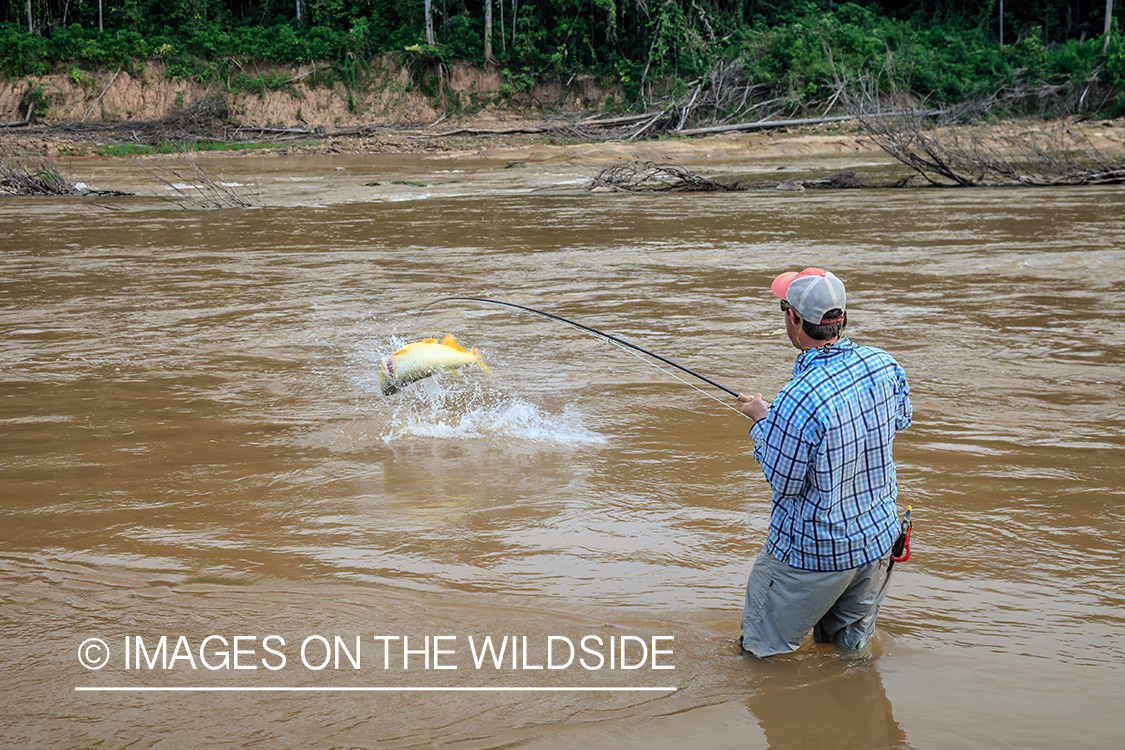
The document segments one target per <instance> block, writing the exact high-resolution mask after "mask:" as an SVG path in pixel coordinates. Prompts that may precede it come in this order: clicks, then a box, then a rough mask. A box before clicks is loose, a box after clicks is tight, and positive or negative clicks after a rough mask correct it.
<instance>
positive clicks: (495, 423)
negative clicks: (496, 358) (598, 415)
mask: <svg viewBox="0 0 1125 750" xmlns="http://www.w3.org/2000/svg"><path fill="white" fill-rule="evenodd" d="M391 399H394V400H395V401H396V403H394V406H393V407H392V409H393V411H392V413H391V415H390V419H389V420H388V423H387V426H386V431H385V433H384V435H383V442H384V443H388V444H389V443H395V442H402V441H408V440H416V439H427V438H428V439H433V438H438V439H444V440H477V439H488V440H495V439H502V440H505V441H509V442H511V441H517V442H530V443H548V444H554V445H563V446H582V445H597V444H601V443H605V442H606V438H605V437H604V436H603V435H600V434H598V433H597V432H594V431H592V430H590V429H589V428H587V427H586V426H585V425H584V424H583V423H582V416H581V415H580V414H578V413H576V412H574V411H572V410H569V409H568V410H564V411H563V412H562V413H561V414H554V413H550V412H549V411H547V410H546V409H544V408H543V407H542V406H540V405H537V404H535V403H532V402H531V401H529V400H527V399H526V398H524V397H523V396H521V395H518V394H514V393H507V392H504V391H501V390H498V389H497V388H495V387H494V386H492V385H491V384H488V383H484V382H481V381H476V380H469V379H468V378H467V377H466V378H457V377H445V376H434V377H431V378H427V379H426V380H424V381H420V382H417V383H414V384H412V385H411V386H410V387H409V388H407V389H405V390H404V391H402V392H401V393H399V394H396V395H395V396H390V397H387V400H388V401H390V400H391Z"/></svg>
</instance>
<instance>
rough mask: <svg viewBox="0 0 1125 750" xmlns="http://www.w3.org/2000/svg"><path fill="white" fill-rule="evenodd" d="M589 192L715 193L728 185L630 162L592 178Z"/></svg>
mask: <svg viewBox="0 0 1125 750" xmlns="http://www.w3.org/2000/svg"><path fill="white" fill-rule="evenodd" d="M589 189H590V191H591V192H619V191H621V192H670V191H676V192H717V191H727V190H733V189H736V188H732V187H731V186H729V185H724V184H722V183H720V182H715V181H714V180H711V179H708V178H706V177H701V176H700V175H697V174H695V173H694V172H691V171H690V170H688V169H686V168H684V167H681V166H679V165H676V164H657V163H656V162H651V161H631V162H626V163H624V164H617V165H615V166H612V167H607V168H606V169H603V170H602V171H601V172H599V173H598V174H597V176H595V177H594V179H593V180H592V181H591V183H590V187H589Z"/></svg>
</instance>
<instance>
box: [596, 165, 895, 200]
mask: <svg viewBox="0 0 1125 750" xmlns="http://www.w3.org/2000/svg"><path fill="white" fill-rule="evenodd" d="M912 177H913V175H910V176H908V177H906V178H904V179H901V180H896V181H894V182H890V183H883V184H873V183H870V182H867V181H865V180H863V179H862V178H861V177H860V176H859V175H857V174H856V173H855V172H850V171H848V172H839V173H837V174H834V175H831V176H829V177H821V178H817V179H811V180H785V181H781V182H776V181H770V182H738V181H734V182H719V181H717V180H713V179H711V178H708V177H703V176H701V175H698V174H695V173H694V172H692V171H691V170H689V169H687V168H686V167H682V166H679V165H678V164H662V163H657V162H652V161H630V162H625V163H623V164H615V165H614V166H612V167H607V168H606V169H603V170H602V171H601V172H599V173H598V174H597V175H596V176H595V177H594V178H593V179H592V180H591V181H590V184H589V185H588V187H587V189H588V190H589V191H590V192H591V193H666V192H679V193H706V192H736V191H740V190H782V191H800V190H848V189H858V188H879V187H883V188H887V187H904V186H906V184H907V183H909V182H910V180H911V179H912Z"/></svg>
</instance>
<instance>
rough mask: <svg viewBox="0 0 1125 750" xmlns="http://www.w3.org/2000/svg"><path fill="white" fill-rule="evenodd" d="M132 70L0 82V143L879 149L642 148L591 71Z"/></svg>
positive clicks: (676, 153)
mask: <svg viewBox="0 0 1125 750" xmlns="http://www.w3.org/2000/svg"><path fill="white" fill-rule="evenodd" d="M138 67H139V70H137V71H134V72H133V73H130V72H128V71H124V70H116V71H114V70H100V71H78V70H77V69H76V68H74V69H70V70H66V71H58V72H56V73H52V74H50V75H46V76H34V77H29V78H26V79H17V80H10V81H4V82H0V122H6V123H8V124H9V125H10V126H11V125H15V124H16V123H19V122H20V121H22V120H24V119H26V118H28V106H27V104H26V102H27V101H29V100H34V102H35V105H34V107H33V110H34V113H33V114H34V117H31V118H30V120H31V121H30V122H29V123H28V124H27V125H23V126H14V127H5V128H3V129H0V137H4V138H12V139H15V140H16V141H17V142H18V144H19V149H20V151H21V152H23V153H24V154H27V155H35V156H41V157H44V158H47V159H57V158H60V157H121V156H141V157H143V156H146V155H149V154H152V153H153V147H154V146H158V145H161V144H163V145H164V146H165V147H168V144H181V143H195V142H198V141H207V140H208V139H214V140H215V141H216V142H218V143H217V145H216V148H218V149H219V150H222V151H224V152H225V153H226V154H228V155H232V156H233V155H235V154H250V153H252V154H261V153H277V154H284V155H292V154H337V153H372V154H378V153H384V154H385V153H396V154H402V153H446V154H453V155H458V156H463V157H467V158H473V157H478V158H487V159H502V160H511V161H544V160H550V159H559V158H581V159H590V160H594V161H598V160H605V161H610V162H612V161H624V160H631V159H641V160H645V159H651V160H659V161H677V160H687V159H698V158H722V157H727V156H731V155H738V156H746V155H762V156H773V155H776V156H791V155H796V156H801V155H808V156H811V155H827V154H841V153H854V152H876V151H879V148H878V147H877V146H876V145H875V144H874V143H873V142H872V141H871V140H870V139H868V138H866V137H865V136H864V134H863V132H862V131H861V130H860V128H858V127H857V126H856V124H855V123H852V122H849V121H839V122H828V123H821V124H812V125H802V126H791V127H782V128H769V129H766V128H762V129H755V130H742V131H735V132H729V133H723V134H717V135H707V136H696V137H666V138H661V139H653V140H642V139H640V138H638V136H637V132H636V129H637V127H638V126H637V124H636V123H635V122H634V123H633V124H632V125H630V126H622V127H619V128H616V129H615V128H614V127H611V126H606V125H605V122H606V121H607V120H610V121H612V119H613V115H604V116H603V115H599V113H601V112H604V111H605V108H606V106H607V105H612V106H620V98H619V97H620V92H619V91H615V90H613V89H611V88H605V87H604V86H600V85H599V84H598V83H597V82H596V81H595V80H594V79H593V78H592V77H590V76H585V77H582V76H578V77H575V78H574V79H572V80H571V81H568V82H567V83H566V84H565V85H563V84H561V83H553V84H544V85H541V86H538V87H536V88H535V89H534V90H532V91H529V92H526V93H524V94H521V95H519V96H502V95H501V93H500V92H501V91H503V90H504V89H503V81H502V79H501V78H500V76H499V74H498V72H497V71H495V70H493V69H478V68H473V67H471V66H467V65H464V64H455V65H453V66H450V68H449V70H448V73H447V78H446V80H445V85H446V87H447V89H448V91H449V92H452V95H451V97H452V100H453V101H455V102H457V103H459V106H457V107H453V108H449V107H446V108H445V109H442V107H445V106H446V104H447V103H443V101H441V100H439V99H435V98H434V97H431V96H427V95H425V94H424V93H423V92H422V91H421V90H419V88H418V87H417V86H415V85H413V81H412V78H411V74H410V72H409V71H408V70H406V69H404V68H402V67H400V66H397V65H396V64H395V63H394V61H393V60H392V59H390V58H387V59H383V60H379V61H377V62H375V63H373V65H372V68H371V70H370V71H369V75H368V76H367V77H366V79H365V85H364V86H362V87H352V88H348V87H345V86H343V85H342V84H339V83H337V84H335V85H332V86H326V85H316V84H315V83H314V82H315V81H316V80H317V76H316V75H315V73H316V68H315V66H292V67H291V68H286V67H278V66H262V67H261V69H258V68H254V69H252V70H247V71H246V73H247V75H257V76H272V77H273V78H274V79H278V80H282V79H283V83H284V85H280V86H278V87H277V88H275V89H265V90H261V91H257V92H254V91H233V90H230V88H229V87H228V88H226V89H223V90H222V91H221V92H219V91H217V90H216V87H215V86H213V85H202V84H195V83H193V82H191V81H183V80H173V79H169V78H168V76H167V71H166V69H165V66H164V64H163V63H162V62H161V61H160V60H150V61H148V62H146V63H145V64H144V65H143V66H138ZM219 88H220V89H222V87H219ZM591 121H598V122H597V124H596V125H593V124H591ZM1044 125H1050V124H1049V123H1048V124H1045V123H1043V122H1037V123H1036V122H1028V123H1002V124H999V125H996V126H992V131H991V132H992V133H993V134H995V135H1000V136H1002V135H1003V134H1004V132H1005V131H1007V132H1018V131H1020V130H1023V129H1027V128H1040V127H1044ZM1075 127H1077V128H1079V129H1080V130H1081V131H1082V134H1083V136H1084V137H1085V138H1087V139H1089V142H1090V145H1092V146H1093V147H1094V148H1096V149H1098V150H1099V151H1103V152H1106V153H1110V154H1117V153H1122V152H1125V119H1119V120H1116V121H1086V122H1083V123H1079V124H1077V125H1076V126H1075ZM634 139H635V140H634ZM228 149H230V150H228ZM234 149H237V150H234Z"/></svg>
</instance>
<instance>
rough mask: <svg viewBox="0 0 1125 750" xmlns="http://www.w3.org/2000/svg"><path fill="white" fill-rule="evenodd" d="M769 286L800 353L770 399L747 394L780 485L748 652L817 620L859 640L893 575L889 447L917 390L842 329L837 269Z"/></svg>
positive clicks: (755, 583)
mask: <svg viewBox="0 0 1125 750" xmlns="http://www.w3.org/2000/svg"><path fill="white" fill-rule="evenodd" d="M771 289H772V290H773V293H774V294H775V295H777V296H778V297H780V298H781V312H782V314H783V315H785V330H786V333H788V335H789V340H790V341H792V342H793V346H795V347H797V348H798V349H800V350H801V353H800V354H799V355H798V356H797V362H796V364H794V365H793V376H792V378H791V379H790V380H789V382H788V383H787V384H786V385H785V386H784V387H783V388H782V389H781V391H780V392H779V393H778V394H777V398H776V399H774V401H773V403H772V404H767V403H766V402H765V401H763V400H762V394H760V393H759V394H756V395H755V396H753V397H752V398H751V397H749V396H744V395H740V396H739V397H738V400H739V402H740V407H739V408H740V409H741V411H742V413H743V414H745V415H747V416H748V417H750V418H751V419H753V420H754V425H753V426H752V427H751V428H750V435H751V437H753V438H754V458H755V459H756V460H757V461H758V463H760V464H761V465H762V471H763V472H764V473H765V475H766V481H768V482H769V484H770V487H771V488H772V489H773V505H772V510H771V513H770V527H769V534H768V536H767V538H766V543H765V546H764V548H763V549H762V552H761V554H760V555H758V558H757V560H755V561H754V567H753V569H752V570H751V571H750V580H749V581H748V582H747V584H746V605H745V608H744V610H743V612H742V638H741V639H740V641H741V644H742V649H743V653H749V654H753V655H754V656H759V657H764V656H770V655H772V654H781V653H788V652H790V651H794V650H796V649H797V648H798V647H799V646H800V645H801V641H802V640H804V638H805V636H806V635H808V632H809V631H810V630H812V632H813V637H814V638H815V639H816V640H817V641H818V642H823V643H835V644H837V645H839V646H841V647H843V648H845V649H853V650H854V649H861V648H863V647H864V646H866V645H867V643H868V641H870V640H871V636H872V635H873V634H874V632H875V618H876V617H877V616H878V614H879V605H880V603H881V602H882V601H883V597H884V596H885V595H886V593H887V587H888V585H889V583H890V556H891V546H892V545H893V544H894V542H895V539H896V538H897V537H898V535H899V528H900V527H899V521H898V513H897V511H896V509H895V497H896V496H897V494H898V490H897V484H896V482H895V465H894V460H893V458H892V456H891V447H892V443H893V441H894V436H895V432H896V431H898V430H902V429H905V428H907V427H908V426H910V417H911V413H912V409H911V406H910V397H909V394H910V389H909V387H908V386H907V384H906V374H905V373H904V372H903V370H902V368H901V367H900V366H899V365H898V363H897V362H895V360H894V358H893V357H891V356H890V355H889V354H887V353H886V352H884V351H882V350H881V349H875V348H873V347H869V346H857V345H855V344H853V343H852V342H851V341H849V340H848V338H847V337H846V336H844V335H843V332H844V327H845V326H847V323H848V317H847V312H846V310H847V306H846V297H845V293H844V284H843V282H841V281H840V280H839V279H838V278H836V276H834V275H833V274H831V273H829V272H828V271H824V270H821V269H819V268H806V269H805V270H804V271H801V272H800V273H797V272H789V273H783V274H781V275H780V276H778V277H777V278H776V279H774V281H773V284H772V286H771Z"/></svg>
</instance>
